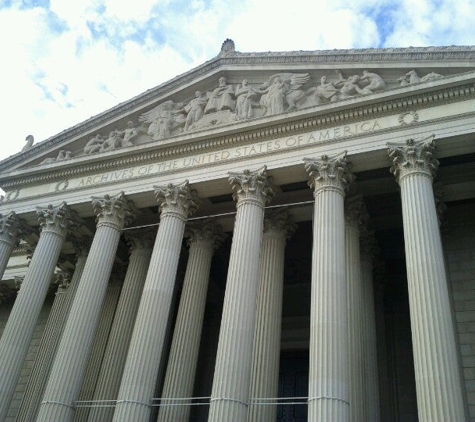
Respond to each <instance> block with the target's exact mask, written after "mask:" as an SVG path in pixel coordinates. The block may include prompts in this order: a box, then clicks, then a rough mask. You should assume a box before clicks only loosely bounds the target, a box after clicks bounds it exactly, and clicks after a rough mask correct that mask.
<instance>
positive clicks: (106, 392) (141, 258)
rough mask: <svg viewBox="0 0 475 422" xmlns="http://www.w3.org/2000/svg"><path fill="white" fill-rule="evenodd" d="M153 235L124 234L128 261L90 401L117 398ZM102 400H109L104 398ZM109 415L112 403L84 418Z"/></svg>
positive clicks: (103, 418)
mask: <svg viewBox="0 0 475 422" xmlns="http://www.w3.org/2000/svg"><path fill="white" fill-rule="evenodd" d="M154 236H155V231H154V230H150V229H146V230H134V231H132V232H127V233H126V234H125V237H126V239H127V243H128V244H129V248H130V257H129V265H128V267H127V273H126V275H125V280H124V285H123V287H122V291H121V294H120V298H119V303H118V304H117V308H116V310H115V316H114V322H113V324H112V328H111V330H110V334H109V339H108V341H107V348H106V351H105V353H104V358H103V359H102V366H101V370H100V373H99V378H98V380H97V384H96V388H95V390H94V401H103V400H116V399H117V393H118V392H119V387H120V379H121V377H122V372H123V370H124V365H125V360H126V358H127V350H128V348H129V344H130V337H131V335H132V330H133V329H134V322H135V317H136V316H137V309H138V307H139V303H140V298H141V296H142V291H143V285H144V283H145V277H146V276H147V269H148V265H149V262H150V257H151V255H152V247H153V238H154ZM99 404H100V403H99ZM105 404H112V403H111V402H110V401H108V402H105ZM113 415H114V407H100V406H97V407H93V408H91V410H90V413H89V418H88V420H89V421H97V422H105V421H110V420H112V417H113Z"/></svg>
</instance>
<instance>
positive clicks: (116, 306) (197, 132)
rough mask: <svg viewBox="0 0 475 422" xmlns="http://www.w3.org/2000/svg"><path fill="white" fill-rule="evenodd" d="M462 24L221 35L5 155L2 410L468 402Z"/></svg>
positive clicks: (225, 409) (323, 410) (473, 278)
mask: <svg viewBox="0 0 475 422" xmlns="http://www.w3.org/2000/svg"><path fill="white" fill-rule="evenodd" d="M474 59H475V47H434V48H400V49H381V50H378V49H366V50H333V51H313V52H304V51H299V52H284V53H241V52H238V51H236V50H235V48H234V43H233V42H232V41H231V40H226V41H225V42H224V43H223V45H222V48H221V51H220V53H219V55H218V56H217V57H216V58H214V59H212V60H210V61H208V62H206V63H204V64H203V65H201V66H199V67H197V68H195V69H192V70H190V71H189V72H187V73H185V74H183V75H180V76H177V77H176V78H174V79H172V80H171V81H169V82H167V83H164V84H162V85H159V86H158V87H156V88H153V89H151V90H149V91H146V92H145V93H143V94H141V95H139V96H137V97H135V98H133V99H131V100H130V101H128V102H125V103H122V104H119V105H118V106H117V107H114V108H113V109H110V110H107V111H105V112H104V113H102V114H100V115H98V116H95V117H92V118H91V119H89V120H87V121H85V122H83V123H81V124H78V125H77V126H74V127H72V128H70V129H67V130H65V131H63V132H61V133H60V134H58V135H56V136H54V137H52V138H50V139H47V140H46V141H43V142H41V143H38V144H34V143H32V138H31V137H29V138H27V141H28V142H27V145H26V146H25V148H24V149H23V151H21V152H20V153H18V154H16V155H13V156H11V157H9V158H7V159H5V160H3V161H2V162H1V163H0V166H1V167H0V186H1V187H2V188H3V189H4V191H5V192H6V196H5V198H3V200H2V201H1V202H0V273H1V274H2V284H0V293H1V294H0V328H1V329H2V331H1V333H2V336H1V338H0V361H1V365H0V371H1V376H0V420H7V421H13V420H18V421H31V420H38V421H45V422H49V421H56V420H57V421H73V420H74V421H112V420H113V421H124V422H125V421H148V420H158V421H161V422H164V421H210V422H222V421H226V422H228V421H236V422H242V421H249V422H251V421H256V422H262V421H279V422H284V421H285V422H287V421H332V422H333V421H417V420H419V421H426V422H433V421H466V420H473V421H475V395H474V393H475V218H474V215H475V64H474V63H475V62H474Z"/></svg>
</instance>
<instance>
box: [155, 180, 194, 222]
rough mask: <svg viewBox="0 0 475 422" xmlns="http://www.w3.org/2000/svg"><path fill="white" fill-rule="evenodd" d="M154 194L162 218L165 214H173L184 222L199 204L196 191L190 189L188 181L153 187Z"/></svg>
mask: <svg viewBox="0 0 475 422" xmlns="http://www.w3.org/2000/svg"><path fill="white" fill-rule="evenodd" d="M154 194H155V198H156V199H157V202H158V205H159V207H160V211H161V217H162V218H163V217H164V216H165V215H167V214H173V215H176V216H178V217H179V218H181V219H183V220H186V219H187V218H188V217H189V216H191V215H192V214H193V213H194V212H195V211H196V210H197V209H198V207H199V204H200V200H199V198H198V196H197V195H196V191H195V190H193V189H191V188H190V184H189V182H188V180H185V181H184V182H183V183H181V184H180V185H174V184H172V183H169V184H168V185H166V186H154Z"/></svg>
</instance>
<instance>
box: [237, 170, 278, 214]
mask: <svg viewBox="0 0 475 422" xmlns="http://www.w3.org/2000/svg"><path fill="white" fill-rule="evenodd" d="M228 180H229V183H230V184H231V186H232V189H233V190H234V191H235V192H234V194H233V198H234V200H235V201H236V202H237V207H239V206H241V205H242V204H244V203H254V204H256V205H259V206H261V207H264V205H266V204H267V203H269V202H270V201H271V199H272V197H273V196H274V191H273V190H272V188H271V187H270V186H271V184H272V177H269V176H267V167H266V166H264V167H261V168H260V169H258V170H254V171H251V170H244V171H243V172H242V173H231V172H230V173H229V179H228Z"/></svg>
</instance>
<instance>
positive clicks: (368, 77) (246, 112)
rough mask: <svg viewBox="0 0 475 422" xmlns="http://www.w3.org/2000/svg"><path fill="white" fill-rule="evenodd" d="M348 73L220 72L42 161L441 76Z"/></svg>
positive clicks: (177, 133)
mask: <svg viewBox="0 0 475 422" xmlns="http://www.w3.org/2000/svg"><path fill="white" fill-rule="evenodd" d="M320 72H321V71H320ZM357 72H360V71H357ZM345 73H346V75H343V73H342V71H340V70H336V71H335V73H334V75H333V76H332V75H328V74H323V75H321V76H319V75H318V72H317V73H315V72H314V73H313V76H312V75H310V74H309V73H292V72H286V73H275V74H273V75H271V76H270V77H268V78H266V79H265V80H260V81H259V80H254V81H250V80H248V79H244V80H243V81H242V82H241V83H238V84H230V83H229V82H228V81H227V79H226V77H224V76H222V77H220V78H219V79H218V81H217V86H215V88H213V89H211V90H208V91H205V92H204V91H201V90H197V91H196V92H195V94H194V97H193V98H191V99H185V101H174V100H171V99H167V100H164V101H162V102H160V103H159V104H158V105H155V106H154V107H153V108H152V109H150V110H148V111H145V112H143V113H142V114H141V115H140V116H139V118H138V120H139V124H138V125H135V123H134V122H133V121H132V120H131V121H128V122H127V125H126V127H125V128H120V127H119V128H116V129H114V130H110V131H108V134H107V135H105V134H101V133H97V134H96V135H95V136H93V137H92V138H90V139H89V141H88V142H87V143H86V144H85V146H84V148H83V149H82V151H77V152H75V153H74V152H72V151H69V150H60V151H59V152H58V153H57V155H56V156H55V157H47V158H45V159H44V160H43V161H42V162H41V163H40V165H44V164H52V163H56V162H58V161H65V160H69V159H71V158H72V157H79V156H84V155H93V154H98V153H103V152H107V151H113V150H117V149H120V148H124V147H131V146H134V145H139V144H143V143H148V142H153V141H160V140H165V139H168V138H170V137H173V136H177V135H180V134H184V133H186V132H192V131H197V130H205V129H210V128H215V127H219V126H223V125H226V124H229V123H233V122H237V121H242V120H249V119H256V118H262V117H271V116H275V115H280V114H283V113H287V112H291V111H295V110H301V109H307V108H310V107H320V106H325V105H327V104H330V103H335V102H338V101H343V100H350V99H354V98H359V97H364V96H366V95H371V94H374V93H378V92H382V91H386V90H388V89H394V88H398V87H399V86H406V85H414V84H419V83H423V82H428V81H432V80H436V79H441V78H443V76H442V75H440V74H437V73H434V72H431V73H429V74H427V75H425V76H423V77H419V76H418V74H417V72H416V71H415V70H410V71H408V72H407V73H405V74H404V75H403V76H402V77H400V78H399V79H397V81H394V80H391V81H389V80H388V81H386V80H385V79H384V78H383V77H382V76H381V75H380V74H379V73H376V72H374V71H369V70H363V71H362V72H360V73H359V74H358V73H356V72H355V73H353V74H352V73H351V71H348V70H345ZM317 80H318V81H319V82H318V83H317V82H316V81H317Z"/></svg>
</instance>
